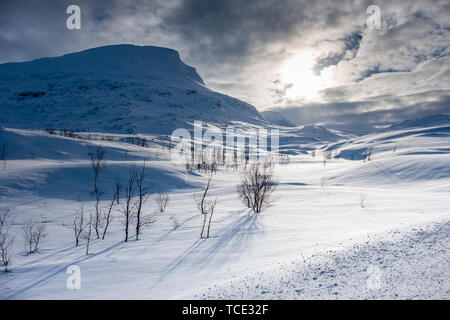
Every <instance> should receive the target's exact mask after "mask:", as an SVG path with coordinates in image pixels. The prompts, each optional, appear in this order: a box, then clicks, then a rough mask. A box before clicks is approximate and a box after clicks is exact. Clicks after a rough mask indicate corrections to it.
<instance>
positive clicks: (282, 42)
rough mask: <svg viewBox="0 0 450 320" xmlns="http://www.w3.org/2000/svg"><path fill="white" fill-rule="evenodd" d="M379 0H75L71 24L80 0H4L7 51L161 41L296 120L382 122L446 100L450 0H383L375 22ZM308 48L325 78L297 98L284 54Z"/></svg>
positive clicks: (238, 92) (1, 12) (1, 13)
mask: <svg viewBox="0 0 450 320" xmlns="http://www.w3.org/2000/svg"><path fill="white" fill-rule="evenodd" d="M372 2H373V1H369V0H345V1H339V2H336V1H316V0H305V1H301V0H227V1H218V0H217V1H216V0H153V1H145V0H130V1H126V2H124V1H120V0H97V1H92V0H77V1H76V3H77V4H78V5H79V6H80V7H81V11H82V29H81V30H72V31H70V30H67V28H66V26H65V20H66V18H67V14H66V8H67V6H68V5H70V4H73V1H70V0H59V1H51V0H16V1H10V2H6V1H2V2H0V47H1V48H2V50H1V53H2V54H1V55H0V62H8V61H24V60H29V59H33V58H39V57H42V56H55V55H61V54H64V53H67V52H74V51H80V50H83V49H87V48H91V47H96V46H101V45H107V44H119V43H133V44H138V45H158V46H165V47H170V48H173V49H176V50H178V51H179V52H180V54H181V56H182V59H183V60H184V61H185V62H187V63H188V64H190V65H192V66H194V67H196V68H197V70H198V71H199V73H200V74H201V75H202V77H203V78H204V79H205V82H206V84H207V85H208V86H209V87H211V88H213V89H216V90H219V91H222V92H224V93H227V94H229V95H232V96H235V97H237V98H240V99H243V100H245V101H247V102H250V103H252V104H254V105H255V106H256V107H258V108H260V109H261V110H263V109H277V110H285V113H288V112H289V114H290V115H291V117H292V118H291V117H289V118H290V119H292V121H295V119H296V118H295V117H296V116H298V117H300V118H298V119H297V120H296V121H297V122H298V123H303V122H304V121H305V119H310V120H309V121H311V123H323V124H328V125H337V124H339V127H342V128H344V127H345V128H350V127H351V126H352V125H353V126H356V125H358V126H364V123H363V124H361V121H363V119H366V120H367V121H369V122H367V127H374V126H376V125H377V124H376V119H377V117H378V118H379V119H382V120H380V121H379V122H380V124H379V125H383V123H387V122H389V121H394V120H403V118H404V117H416V116H419V115H422V114H424V113H427V112H444V111H449V110H448V99H447V98H448V97H447V94H446V92H448V90H449V89H450V88H449V84H450V82H449V79H448V72H449V71H448V70H449V64H450V62H449V60H448V55H449V49H448V46H449V43H450V26H449V20H448V16H449V15H450V3H449V2H448V1H446V0H437V1H431V0H428V1H426V0H422V1H414V2H413V3H412V2H410V1H407V0H403V1H387V0H385V1H383V0H380V1H377V5H379V7H380V9H381V24H382V25H381V27H382V28H381V29H380V30H369V29H368V28H367V26H366V25H365V24H366V19H367V17H368V14H367V13H366V9H367V7H368V6H369V5H371V4H373V3H372ZM299 54H306V55H307V56H309V57H311V59H312V66H311V68H312V70H313V71H314V72H315V74H316V75H317V76H321V77H323V79H326V81H325V82H324V83H325V84H326V85H325V88H324V89H323V90H322V91H321V92H320V94H319V95H317V97H315V98H310V99H309V100H306V99H303V98H302V99H297V100H293V99H292V97H289V94H288V93H289V91H290V90H291V89H292V87H293V86H294V85H295V84H293V83H287V82H284V77H283V68H284V66H285V63H286V61H288V60H289V59H292V58H293V57H295V56H296V55H299ZM420 97H424V100H420V99H421V98H420ZM427 103H428V107H427ZM446 103H447V104H446ZM297 109H299V110H298V111H295V112H294V111H293V110H297ZM300 109H303V110H300ZM383 110H384V111H383ZM427 110H428V111H427ZM315 112H316V113H315ZM383 112H384V113H383ZM352 113H353V114H354V116H353V117H352V116H350V115H351V114H352ZM365 113H367V115H364V114H365ZM327 117H328V120H327ZM314 121H316V122H314ZM372 121H374V124H373V125H372ZM345 122H347V123H346V124H345V125H344V123H345Z"/></svg>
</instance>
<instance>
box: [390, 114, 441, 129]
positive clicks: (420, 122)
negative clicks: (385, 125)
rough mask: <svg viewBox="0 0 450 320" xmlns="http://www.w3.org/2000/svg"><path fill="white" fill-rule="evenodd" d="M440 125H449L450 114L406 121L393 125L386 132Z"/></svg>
mask: <svg viewBox="0 0 450 320" xmlns="http://www.w3.org/2000/svg"><path fill="white" fill-rule="evenodd" d="M442 125H450V114H437V115H432V116H427V117H423V118H420V119H412V120H406V121H402V122H399V123H395V124H393V125H391V126H390V127H389V129H387V130H401V129H408V128H426V127H435V126H442Z"/></svg>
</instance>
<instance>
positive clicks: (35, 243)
mask: <svg viewBox="0 0 450 320" xmlns="http://www.w3.org/2000/svg"><path fill="white" fill-rule="evenodd" d="M22 230H23V235H24V239H25V247H26V250H28V253H36V252H38V251H39V244H40V243H41V242H42V240H43V239H44V238H46V237H47V233H45V225H44V224H35V223H34V222H33V221H32V220H30V221H29V222H27V223H26V224H25V225H24V226H23V227H22Z"/></svg>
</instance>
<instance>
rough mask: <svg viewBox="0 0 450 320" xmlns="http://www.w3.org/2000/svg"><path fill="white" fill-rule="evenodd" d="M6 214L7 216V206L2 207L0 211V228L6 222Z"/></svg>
mask: <svg viewBox="0 0 450 320" xmlns="http://www.w3.org/2000/svg"><path fill="white" fill-rule="evenodd" d="M8 216H9V209H8V208H6V209H2V211H1V212H0V228H2V227H3V226H4V225H5V224H6V220H7V219H8Z"/></svg>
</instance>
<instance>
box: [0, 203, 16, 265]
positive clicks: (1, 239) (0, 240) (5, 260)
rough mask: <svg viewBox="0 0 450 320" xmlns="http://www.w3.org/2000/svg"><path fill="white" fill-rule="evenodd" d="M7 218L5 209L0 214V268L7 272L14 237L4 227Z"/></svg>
mask: <svg viewBox="0 0 450 320" xmlns="http://www.w3.org/2000/svg"><path fill="white" fill-rule="evenodd" d="M8 218H9V209H5V210H3V211H2V212H1V213H0V255H1V261H0V266H2V267H3V268H4V271H5V272H8V266H9V265H10V264H11V247H12V244H13V242H14V237H12V236H11V235H10V234H9V228H7V227H6V223H7V220H8Z"/></svg>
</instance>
